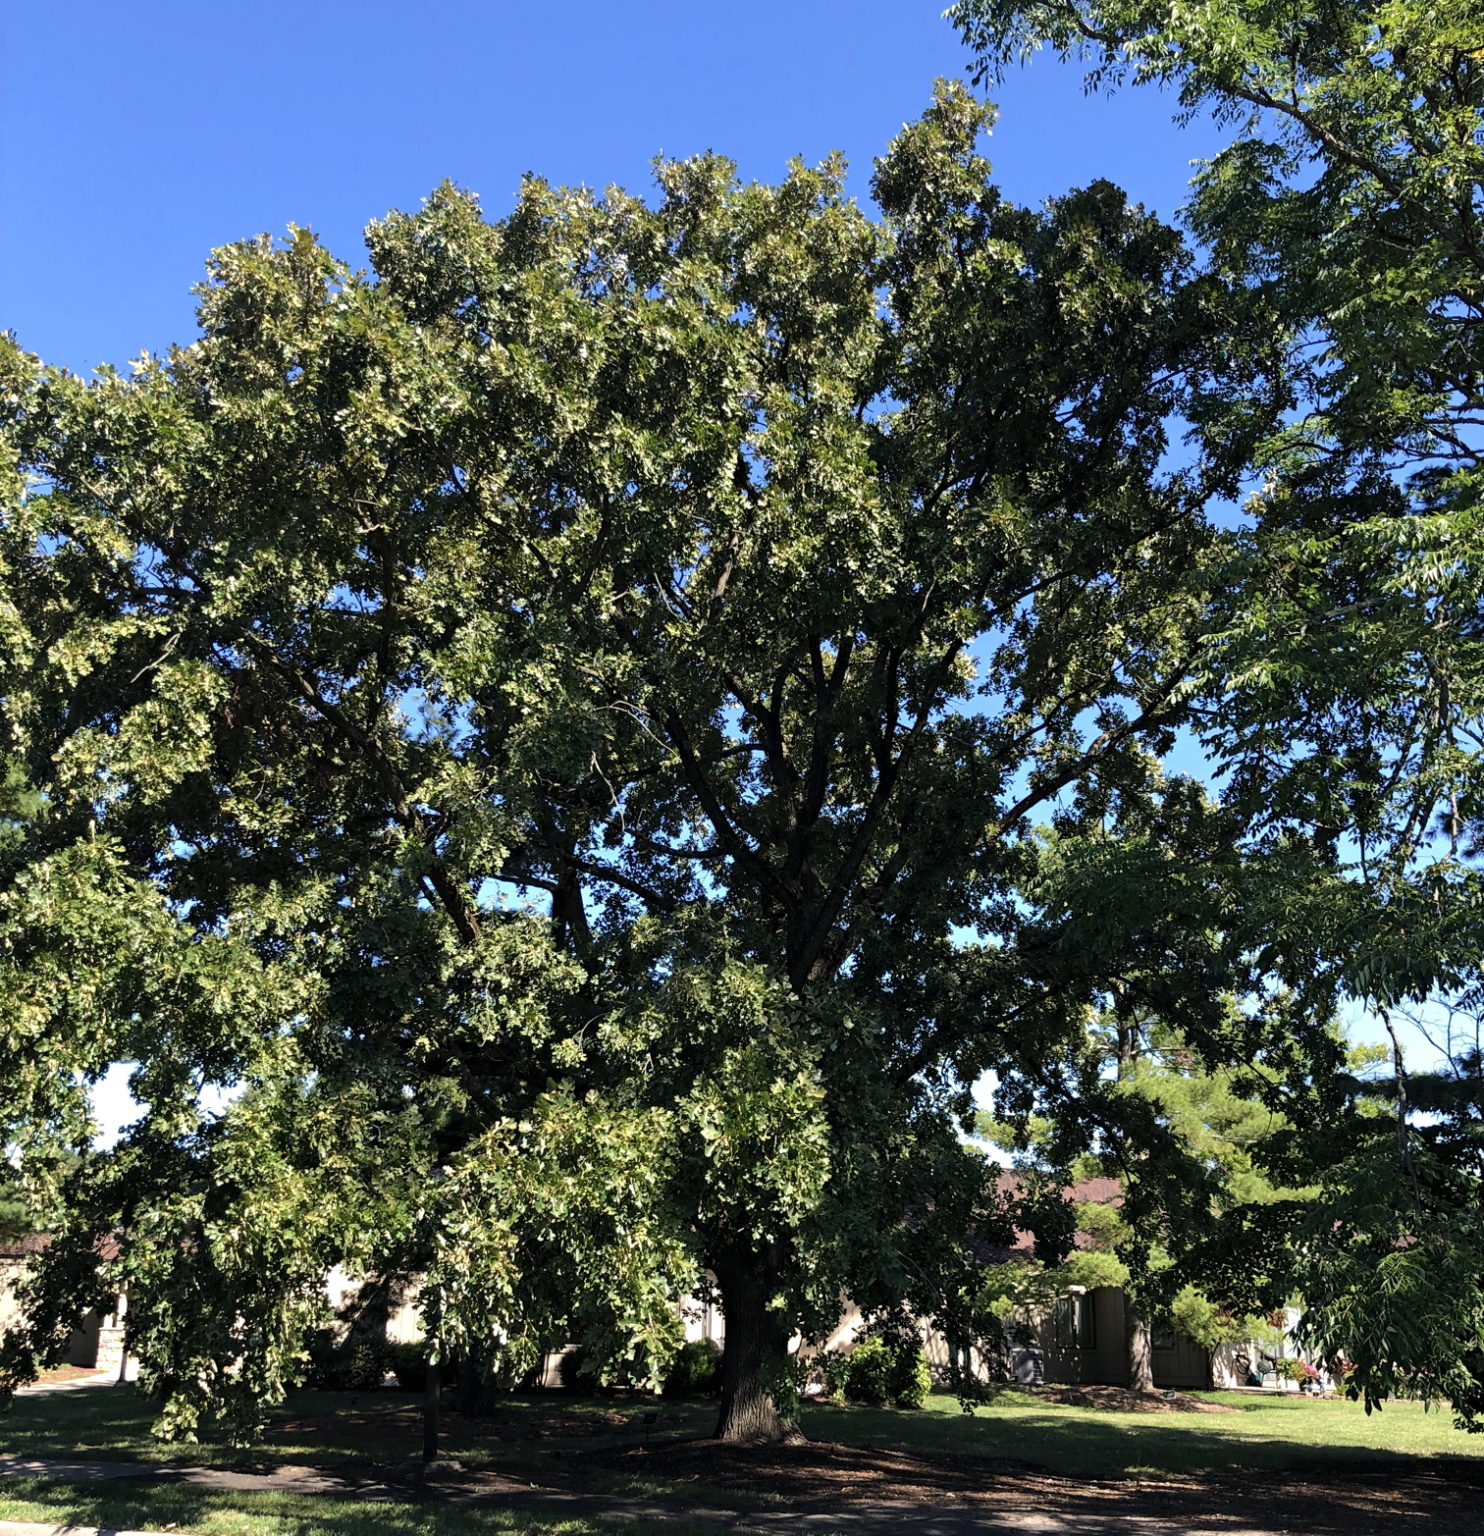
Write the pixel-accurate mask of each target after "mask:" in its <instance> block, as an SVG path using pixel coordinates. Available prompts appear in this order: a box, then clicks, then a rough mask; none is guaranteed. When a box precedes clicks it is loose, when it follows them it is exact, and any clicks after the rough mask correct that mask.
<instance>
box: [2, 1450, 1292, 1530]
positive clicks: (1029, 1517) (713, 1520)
mask: <svg viewBox="0 0 1484 1536" xmlns="http://www.w3.org/2000/svg"><path fill="white" fill-rule="evenodd" d="M439 1474H441V1475H439ZM4 1477H36V1478H46V1479H49V1480H51V1481H55V1482H70V1483H102V1482H119V1481H124V1480H130V1481H134V1480H140V1479H144V1478H149V1479H152V1480H154V1479H158V1480H161V1481H168V1482H171V1483H176V1484H184V1485H186V1486H188V1487H195V1488H203V1489H211V1490H217V1491H222V1492H232V1493H248V1492H278V1493H303V1494H329V1495H338V1496H339V1497H341V1498H362V1499H371V1500H374V1501H395V1502H407V1501H410V1500H413V1499H416V1498H418V1497H419V1490H417V1489H415V1488H412V1487H409V1486H408V1485H406V1484H397V1483H387V1482H382V1481H377V1480H375V1479H371V1478H356V1477H353V1476H347V1477H337V1476H336V1475H335V1474H333V1473H330V1472H325V1471H323V1470H321V1469H319V1468H317V1467H301V1466H280V1467H274V1468H272V1469H271V1470H269V1471H263V1472H252V1471H239V1470H235V1469H232V1468H226V1467H187V1466H173V1465H170V1464H168V1463H152V1462H139V1461H62V1460H56V1461H54V1460H47V1459H39V1458H33V1457H28V1456H0V1478H4ZM459 1477H460V1472H459V1469H458V1468H457V1467H456V1466H448V1465H446V1464H440V1467H439V1469H438V1473H435V1475H434V1477H433V1478H432V1479H431V1480H430V1483H429V1487H428V1488H427V1490H426V1492H425V1493H424V1494H423V1496H424V1497H435V1498H438V1499H439V1500H440V1501H444V1502H449V1503H469V1504H476V1503H477V1504H482V1505H489V1506H494V1507H498V1508H501V1509H509V1510H513V1511H519V1512H521V1513H523V1514H532V1515H548V1516H550V1517H551V1518H552V1519H554V1520H576V1519H589V1520H599V1519H601V1520H611V1521H615V1522H618V1521H624V1520H649V1521H653V1522H655V1523H656V1524H664V1523H669V1522H674V1521H688V1522H691V1523H693V1524H703V1525H709V1526H712V1527H714V1528H715V1529H716V1530H717V1531H719V1532H735V1533H738V1536H740V1533H743V1532H757V1533H763V1536H770V1533H778V1536H797V1533H808V1536H1207V1533H1209V1536H1216V1533H1217V1532H1219V1533H1220V1536H1277V1533H1276V1532H1274V1531H1273V1530H1271V1529H1257V1528H1255V1527H1247V1526H1242V1527H1238V1526H1234V1525H1231V1524H1229V1523H1227V1522H1226V1521H1224V1520H1216V1521H1212V1520H1210V1519H1201V1520H1196V1521H1194V1522H1186V1521H1184V1520H1159V1519H1151V1518H1149V1517H1147V1516H1138V1515H1127V1514H1120V1513H1117V1512H1115V1511H1110V1512H1109V1513H1107V1514H1086V1513H1077V1514H1054V1513H1041V1512H1036V1511H1029V1510H993V1509H986V1508H984V1507H983V1506H982V1505H962V1504H955V1503H953V1502H951V1501H944V1502H943V1503H940V1504H909V1503H906V1502H890V1503H877V1504H846V1505H843V1506H842V1507H841V1508H839V1509H837V1510H832V1511H829V1512H816V1511H813V1510H809V1511H804V1510H797V1509H792V1510H790V1509H765V1510H733V1509H724V1508H717V1509H712V1508H708V1507H705V1506H702V1505H687V1506H685V1507H683V1508H682V1507H679V1506H677V1505H674V1504H668V1503H663V1502H661V1501H659V1500H652V1499H638V1498H623V1497H616V1496H615V1497H610V1496H607V1495H603V1494H587V1493H562V1492H559V1491H557V1490H553V1489H546V1488H539V1489H534V1488H533V1489H525V1488H491V1487H489V1486H488V1485H486V1486H484V1487H481V1486H480V1485H479V1484H478V1483H477V1482H475V1483H464V1482H460V1481H458V1480H457V1479H458V1478H459ZM64 1533H65V1536H155V1533H141V1532H134V1531H115V1530H113V1529H111V1528H109V1529H106V1530H104V1531H102V1532H98V1531H95V1530H94V1528H92V1527H86V1526H75V1525H31V1524H25V1523H18V1522H15V1521H9V1522H7V1521H0V1536H64Z"/></svg>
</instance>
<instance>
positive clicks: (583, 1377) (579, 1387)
mask: <svg viewBox="0 0 1484 1536" xmlns="http://www.w3.org/2000/svg"><path fill="white" fill-rule="evenodd" d="M557 1375H558V1376H559V1377H560V1378H561V1383H562V1388H563V1390H564V1391H567V1392H579V1393H581V1394H582V1396H583V1397H592V1396H593V1395H594V1394H595V1393H596V1392H597V1391H598V1386H599V1383H598V1373H597V1371H596V1370H594V1368H593V1365H592V1362H591V1360H590V1359H589V1358H588V1353H587V1351H586V1350H585V1349H583V1348H582V1346H581V1345H580V1344H579V1345H578V1346H577V1347H576V1348H575V1349H569V1350H568V1351H567V1352H566V1354H564V1355H563V1356H562V1358H561V1360H560V1361H559V1362H558V1364H557Z"/></svg>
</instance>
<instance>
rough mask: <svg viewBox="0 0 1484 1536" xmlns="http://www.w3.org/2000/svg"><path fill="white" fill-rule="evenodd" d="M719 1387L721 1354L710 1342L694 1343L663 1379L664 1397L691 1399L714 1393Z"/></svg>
mask: <svg viewBox="0 0 1484 1536" xmlns="http://www.w3.org/2000/svg"><path fill="white" fill-rule="evenodd" d="M720 1384H721V1351H720V1350H719V1349H717V1347H716V1346H715V1345H714V1344H713V1343H712V1342H711V1341H710V1340H709V1339H693V1340H692V1341H691V1342H690V1343H689V1344H682V1345H681V1346H680V1353H679V1354H677V1355H676V1356H675V1359H674V1360H673V1361H672V1362H671V1364H670V1369H669V1371H668V1372H667V1373H666V1375H665V1386H664V1393H665V1396H666V1397H694V1396H699V1395H701V1394H703V1393H709V1392H715V1391H716V1389H717V1388H718V1387H719V1386H720Z"/></svg>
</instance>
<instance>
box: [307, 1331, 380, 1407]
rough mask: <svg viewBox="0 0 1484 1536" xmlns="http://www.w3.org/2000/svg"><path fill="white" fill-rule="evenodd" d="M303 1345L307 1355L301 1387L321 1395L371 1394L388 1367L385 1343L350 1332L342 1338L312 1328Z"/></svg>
mask: <svg viewBox="0 0 1484 1536" xmlns="http://www.w3.org/2000/svg"><path fill="white" fill-rule="evenodd" d="M304 1345H305V1348H306V1349H307V1350H308V1352H309V1367H308V1369H307V1370H306V1371H305V1373H304V1385H305V1386H307V1387H318V1388H319V1389H320V1390H321V1391H322V1392H374V1391H375V1390H376V1388H377V1387H379V1386H380V1385H381V1383H382V1381H383V1380H384V1379H385V1377H386V1373H387V1369H388V1367H389V1366H390V1364H391V1349H390V1346H389V1345H388V1344H387V1343H386V1341H385V1340H379V1339H372V1338H368V1337H367V1336H366V1335H365V1334H363V1333H356V1332H355V1331H354V1330H352V1331H351V1332H350V1333H348V1334H346V1335H345V1337H343V1338H342V1337H340V1335H339V1334H338V1333H337V1331H336V1330H335V1329H334V1328H316V1329H315V1330H314V1331H313V1332H312V1333H311V1334H310V1335H309V1337H308V1338H307V1339H305V1341H304Z"/></svg>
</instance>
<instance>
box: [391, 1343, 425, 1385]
mask: <svg viewBox="0 0 1484 1536" xmlns="http://www.w3.org/2000/svg"><path fill="white" fill-rule="evenodd" d="M423 1348H424V1346H423V1345H421V1344H393V1345H392V1346H391V1347H390V1349H389V1351H388V1354H389V1357H390V1364H391V1368H392V1371H393V1372H394V1373H395V1375H396V1378H397V1385H398V1386H399V1387H400V1388H401V1389H402V1390H403V1391H404V1392H426V1391H427V1389H428V1362H427V1360H426V1358H425V1357H424V1355H423Z"/></svg>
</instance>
